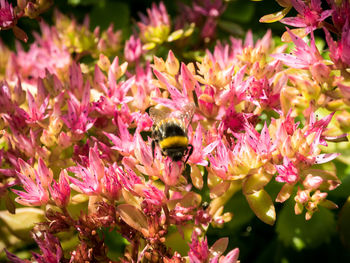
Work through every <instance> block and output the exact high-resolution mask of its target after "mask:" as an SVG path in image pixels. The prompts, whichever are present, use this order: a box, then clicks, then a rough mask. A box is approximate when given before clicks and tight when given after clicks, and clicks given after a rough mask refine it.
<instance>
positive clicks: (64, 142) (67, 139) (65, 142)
mask: <svg viewBox="0 0 350 263" xmlns="http://www.w3.org/2000/svg"><path fill="white" fill-rule="evenodd" d="M58 145H59V146H60V147H62V148H63V149H65V148H68V147H69V146H71V145H72V137H71V136H69V135H67V134H66V133H65V132H61V133H60V135H59V136H58Z"/></svg>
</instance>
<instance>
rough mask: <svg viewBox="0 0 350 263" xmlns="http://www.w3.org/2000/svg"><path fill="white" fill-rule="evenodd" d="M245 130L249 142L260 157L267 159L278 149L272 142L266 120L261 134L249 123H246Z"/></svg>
mask: <svg viewBox="0 0 350 263" xmlns="http://www.w3.org/2000/svg"><path fill="white" fill-rule="evenodd" d="M245 130H246V136H245V138H246V141H247V143H248V144H249V145H250V146H251V148H252V149H254V150H255V152H256V153H257V154H258V155H259V156H260V158H262V159H265V160H268V159H269V158H271V155H272V152H273V151H274V150H275V149H276V145H274V144H273V143H272V140H271V137H270V134H269V130H268V128H267V125H266V122H265V124H264V127H263V129H262V130H261V133H260V134H259V133H258V132H257V131H256V130H255V128H254V127H253V126H252V125H250V124H249V123H247V124H246V125H245Z"/></svg>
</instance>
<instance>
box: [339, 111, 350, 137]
mask: <svg viewBox="0 0 350 263" xmlns="http://www.w3.org/2000/svg"><path fill="white" fill-rule="evenodd" d="M336 120H337V121H338V123H339V126H340V128H341V129H342V130H343V131H344V132H349V131H350V113H349V112H347V111H342V112H341V114H339V115H337V116H336Z"/></svg>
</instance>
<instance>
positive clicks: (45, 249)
mask: <svg viewBox="0 0 350 263" xmlns="http://www.w3.org/2000/svg"><path fill="white" fill-rule="evenodd" d="M33 237H34V240H35V241H36V243H37V244H38V245H39V248H40V250H41V252H42V255H40V254H38V253H35V252H32V254H33V259H34V260H35V261H36V262H38V263H57V262H60V261H61V259H62V258H63V250H62V247H61V243H60V241H59V239H58V238H57V237H55V236H54V235H52V234H50V233H48V232H47V231H41V232H39V233H34V234H33Z"/></svg>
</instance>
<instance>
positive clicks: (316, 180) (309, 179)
mask: <svg viewBox="0 0 350 263" xmlns="http://www.w3.org/2000/svg"><path fill="white" fill-rule="evenodd" d="M322 183H323V179H322V178H321V177H320V176H312V175H311V174H308V175H307V176H306V178H305V179H304V181H303V185H304V187H305V189H308V190H315V189H317V188H319V187H320V185H321V184H322Z"/></svg>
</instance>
